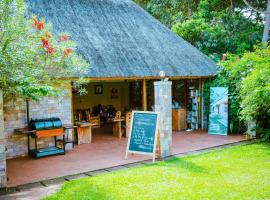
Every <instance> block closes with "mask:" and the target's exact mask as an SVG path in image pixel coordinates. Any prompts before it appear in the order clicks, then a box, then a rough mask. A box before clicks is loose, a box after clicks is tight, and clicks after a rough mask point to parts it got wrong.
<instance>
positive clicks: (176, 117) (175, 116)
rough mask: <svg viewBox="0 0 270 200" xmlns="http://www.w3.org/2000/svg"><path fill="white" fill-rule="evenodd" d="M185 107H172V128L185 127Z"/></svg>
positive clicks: (182, 128) (178, 129)
mask: <svg viewBox="0 0 270 200" xmlns="http://www.w3.org/2000/svg"><path fill="white" fill-rule="evenodd" d="M186 118H187V116H186V110H185V109H182V108H181V109H172V130H173V131H181V130H184V129H186V128H187V120H186Z"/></svg>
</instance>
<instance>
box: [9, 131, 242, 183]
mask: <svg viewBox="0 0 270 200" xmlns="http://www.w3.org/2000/svg"><path fill="white" fill-rule="evenodd" d="M243 140H245V137H244V136H243V135H233V136H218V135H207V133H206V132H177V133H174V134H173V147H172V153H173V154H180V153H185V152H189V151H195V150H200V149H204V148H209V147H215V146H220V145H224V144H228V143H234V142H239V141H243ZM126 145H127V138H122V139H118V138H116V137H113V136H112V132H111V130H107V131H106V130H105V131H104V130H103V131H102V132H100V129H95V130H94V131H93V141H92V143H91V144H82V145H79V146H75V148H74V149H73V150H70V151H67V153H66V155H61V156H52V157H47V158H41V159H38V160H35V159H33V158H29V157H23V158H16V159H10V160H7V175H8V186H16V185H21V184H26V183H31V182H36V181H40V180H45V179H51V178H55V177H61V176H66V175H72V174H77V173H82V172H88V171H92V170H98V169H104V168H108V167H114V166H118V165H124V164H128V163H133V162H138V161H142V160H148V159H151V158H150V157H149V156H143V155H133V156H131V157H129V158H128V159H127V160H125V150H126Z"/></svg>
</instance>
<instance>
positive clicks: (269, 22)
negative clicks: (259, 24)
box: [243, 0, 270, 42]
mask: <svg viewBox="0 0 270 200" xmlns="http://www.w3.org/2000/svg"><path fill="white" fill-rule="evenodd" d="M243 1H244V3H245V4H246V5H247V6H248V7H249V8H251V10H254V11H256V12H257V13H259V14H264V15H265V22H264V30H263V37H262V42H267V41H268V39H269V30H270V0H268V1H267V6H266V10H265V11H262V10H260V9H259V8H255V7H254V6H252V5H251V4H250V3H249V2H248V1H247V0H243Z"/></svg>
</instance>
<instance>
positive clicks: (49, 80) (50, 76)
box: [0, 0, 89, 99]
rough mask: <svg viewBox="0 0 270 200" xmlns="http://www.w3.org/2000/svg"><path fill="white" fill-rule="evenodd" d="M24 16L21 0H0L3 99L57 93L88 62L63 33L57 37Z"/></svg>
mask: <svg viewBox="0 0 270 200" xmlns="http://www.w3.org/2000/svg"><path fill="white" fill-rule="evenodd" d="M25 16H29V14H28V13H27V11H26V7H25V3H24V1H23V0H0V70H1V76H0V90H2V91H3V93H4V97H5V98H6V99H8V98H14V97H17V96H22V97H24V98H32V99H38V98H39V97H42V96H49V95H58V94H59V93H60V92H61V91H63V87H66V85H67V84H70V78H73V77H81V76H83V75H84V74H85V72H86V71H87V69H88V66H89V65H88V63H87V62H86V61H85V60H84V59H83V58H82V57H81V56H79V55H77V54H76V53H75V52H74V50H75V49H76V45H75V43H74V42H73V41H71V40H69V35H68V34H67V33H61V34H60V35H59V37H57V38H58V39H57V38H56V37H54V36H53V35H52V33H51V28H52V26H51V25H50V24H46V23H45V21H44V20H40V19H37V18H36V17H35V16H33V17H32V18H30V19H28V18H26V17H25ZM81 82H82V81H81V80H79V81H77V84H78V85H80V83H81Z"/></svg>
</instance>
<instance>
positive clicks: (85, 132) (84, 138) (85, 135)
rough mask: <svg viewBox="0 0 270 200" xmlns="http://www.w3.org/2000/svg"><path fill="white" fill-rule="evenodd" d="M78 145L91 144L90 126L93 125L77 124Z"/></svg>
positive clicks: (88, 123) (87, 123)
mask: <svg viewBox="0 0 270 200" xmlns="http://www.w3.org/2000/svg"><path fill="white" fill-rule="evenodd" d="M76 125H77V126H78V128H77V132H78V144H89V143H91V142H92V126H94V125H95V124H93V123H90V122H78V123H76Z"/></svg>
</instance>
